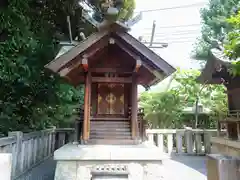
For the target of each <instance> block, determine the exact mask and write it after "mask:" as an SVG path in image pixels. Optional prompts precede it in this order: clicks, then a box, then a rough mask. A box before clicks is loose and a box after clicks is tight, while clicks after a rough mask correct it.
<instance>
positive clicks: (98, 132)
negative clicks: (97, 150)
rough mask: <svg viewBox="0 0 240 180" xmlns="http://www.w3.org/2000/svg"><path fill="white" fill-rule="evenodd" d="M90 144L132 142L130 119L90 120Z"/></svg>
mask: <svg viewBox="0 0 240 180" xmlns="http://www.w3.org/2000/svg"><path fill="white" fill-rule="evenodd" d="M90 127H91V129H90V140H91V141H90V142H91V143H92V144H134V141H133V140H132V136H131V126H130V121H110V120H108V121H102V120H96V121H91V125H90Z"/></svg>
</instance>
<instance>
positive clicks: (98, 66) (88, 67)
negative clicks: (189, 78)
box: [45, 23, 175, 143]
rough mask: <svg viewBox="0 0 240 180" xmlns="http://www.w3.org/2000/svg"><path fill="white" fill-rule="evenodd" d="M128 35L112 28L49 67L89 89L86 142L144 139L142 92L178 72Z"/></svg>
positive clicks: (82, 129) (83, 130) (83, 133)
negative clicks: (139, 105) (139, 89)
mask: <svg viewBox="0 0 240 180" xmlns="http://www.w3.org/2000/svg"><path fill="white" fill-rule="evenodd" d="M127 30H128V29H127V28H125V27H124V26H121V25H120V24H119V23H112V24H110V25H108V26H107V27H105V28H103V29H101V30H99V31H98V32H96V33H94V34H92V35H90V36H89V37H88V38H87V39H85V40H84V41H82V42H80V43H79V44H78V45H76V46H75V47H73V48H72V49H70V50H69V51H68V52H66V53H65V54H63V55H61V56H60V57H58V58H56V59H54V60H53V61H51V62H50V63H49V64H47V65H46V66H45V67H46V68H47V69H50V70H51V71H53V72H54V73H57V74H59V75H60V76H61V77H63V78H65V79H66V80H67V81H68V82H69V83H70V84H72V85H74V86H77V85H79V84H84V87H85V95H84V107H83V111H84V113H83V118H82V126H80V134H79V140H80V139H81V140H83V141H82V142H85V143H87V142H89V143H90V142H92V143H97V142H103V143H113V141H114V142H116V139H117V140H118V142H120V141H124V142H126V141H129V142H132V141H134V140H139V139H141V137H142V134H143V128H142V127H140V125H139V119H138V102H137V101H138V92H137V86H138V85H142V86H144V87H145V88H149V87H150V86H152V85H154V84H156V83H158V82H160V81H161V80H163V79H164V78H165V77H167V76H169V75H170V74H172V73H173V72H174V71H175V69H174V68H173V67H172V66H170V65H169V64H168V63H167V62H165V61H164V60H163V59H162V58H161V57H159V56H158V55H157V54H155V53H154V52H153V51H151V50H150V49H149V48H147V47H146V46H145V45H143V44H142V43H141V42H139V41H138V40H137V39H135V38H134V37H132V36H131V35H130V34H128V32H127ZM80 120H81V119H80ZM141 121H142V118H141ZM140 124H142V123H140ZM111 140H112V141H111Z"/></svg>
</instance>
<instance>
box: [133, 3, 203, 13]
mask: <svg viewBox="0 0 240 180" xmlns="http://www.w3.org/2000/svg"><path fill="white" fill-rule="evenodd" d="M205 4H206V3H205V2H200V3H195V4H187V5H181V6H175V7H167V8H158V9H148V10H142V11H136V12H135V13H141V12H153V11H165V10H174V9H181V8H189V7H196V6H202V5H205Z"/></svg>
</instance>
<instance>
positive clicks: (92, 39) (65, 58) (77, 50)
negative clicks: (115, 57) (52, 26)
mask: <svg viewBox="0 0 240 180" xmlns="http://www.w3.org/2000/svg"><path fill="white" fill-rule="evenodd" d="M108 33H109V32H108V31H101V32H97V33H94V34H92V35H90V36H89V37H88V38H87V39H86V40H84V41H82V42H81V43H80V44H79V45H77V46H76V47H74V48H72V49H71V50H69V51H68V52H67V53H65V54H63V55H61V56H60V57H58V58H56V59H54V60H53V61H51V62H50V63H49V64H47V65H46V66H45V68H48V69H50V70H52V71H53V72H57V71H58V70H59V69H61V68H62V67H64V66H65V65H67V64H68V63H69V62H70V61H72V60H73V59H74V58H76V57H77V56H78V55H79V54H81V53H83V52H84V51H86V50H87V49H88V48H89V47H91V46H93V45H94V44H97V43H100V41H101V40H103V41H106V43H108V38H105V37H106V36H107V35H108Z"/></svg>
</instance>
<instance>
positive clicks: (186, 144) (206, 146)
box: [146, 129, 217, 155]
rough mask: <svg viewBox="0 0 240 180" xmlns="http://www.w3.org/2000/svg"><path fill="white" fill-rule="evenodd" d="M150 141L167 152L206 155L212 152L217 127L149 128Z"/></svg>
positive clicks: (147, 132) (147, 131)
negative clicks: (211, 141) (202, 128)
mask: <svg viewBox="0 0 240 180" xmlns="http://www.w3.org/2000/svg"><path fill="white" fill-rule="evenodd" d="M146 134H147V137H148V140H149V141H152V142H153V143H155V144H156V145H157V146H158V148H159V150H160V151H162V152H166V153H178V154H189V155H205V154H208V153H210V152H211V143H210V138H211V136H216V135H217V130H215V129H207V130H201V129H147V130H146Z"/></svg>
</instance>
